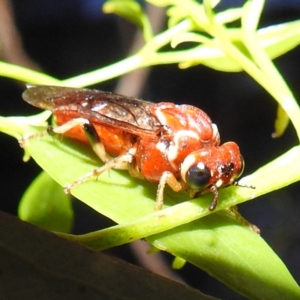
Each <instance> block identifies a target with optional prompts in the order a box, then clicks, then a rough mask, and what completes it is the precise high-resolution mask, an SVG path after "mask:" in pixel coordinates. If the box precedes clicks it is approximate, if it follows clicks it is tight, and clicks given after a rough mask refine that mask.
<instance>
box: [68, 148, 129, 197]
mask: <svg viewBox="0 0 300 300" xmlns="http://www.w3.org/2000/svg"><path fill="white" fill-rule="evenodd" d="M133 159H134V157H133V155H132V154H131V153H130V152H127V153H125V154H123V155H121V156H118V157H114V158H112V159H111V160H110V161H108V162H107V163H106V164H105V165H103V166H101V167H100V168H97V169H94V170H93V171H91V172H88V173H87V174H85V175H84V176H82V177H80V178H78V179H77V180H75V181H74V182H72V183H70V184H68V185H66V186H65V188H64V191H65V193H66V194H68V193H70V191H71V189H73V188H75V187H76V186H78V185H80V184H82V183H83V182H85V181H87V180H88V179H89V178H91V177H98V176H99V175H101V174H102V173H103V172H105V171H107V170H110V169H123V170H124V169H125V167H127V166H128V164H130V163H132V161H133ZM127 168H128V167H127Z"/></svg>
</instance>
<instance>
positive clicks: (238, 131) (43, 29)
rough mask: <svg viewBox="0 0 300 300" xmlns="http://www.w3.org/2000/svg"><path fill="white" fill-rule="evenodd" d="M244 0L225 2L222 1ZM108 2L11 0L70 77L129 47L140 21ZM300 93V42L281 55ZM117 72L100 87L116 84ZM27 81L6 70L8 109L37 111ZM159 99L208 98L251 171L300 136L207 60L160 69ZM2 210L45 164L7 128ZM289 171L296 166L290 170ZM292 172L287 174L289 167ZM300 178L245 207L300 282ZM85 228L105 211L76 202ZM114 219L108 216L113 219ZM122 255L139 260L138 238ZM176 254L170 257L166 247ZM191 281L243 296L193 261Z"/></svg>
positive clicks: (12, 209) (204, 103)
mask: <svg viewBox="0 0 300 300" xmlns="http://www.w3.org/2000/svg"><path fill="white" fill-rule="evenodd" d="M241 2H242V1H229V0H224V1H222V7H221V6H220V9H221V8H224V7H225V6H227V5H233V6H234V5H237V4H238V5H240V3H241ZM101 3H102V1H96V0H95V1H92V0H90V1H84V0H82V1H79V0H77V1H75V0H73V1H58V0H48V1H46V0H43V1H37V0H30V1H29V0H22V1H17V0H14V1H12V4H13V11H14V14H15V20H16V25H17V28H18V30H19V32H20V34H21V36H22V40H23V44H24V47H25V50H26V51H27V53H28V54H29V55H30V57H31V58H32V59H33V60H34V61H35V62H36V63H37V64H38V65H39V67H40V68H41V69H42V70H43V71H45V72H46V73H48V74H50V75H53V76H54V77H57V78H62V79H63V78H68V77H71V76H75V75H78V74H81V73H84V72H87V71H91V70H94V69H97V68H100V67H101V66H105V65H108V64H110V63H113V62H116V61H118V60H120V59H122V58H124V57H126V56H127V53H128V47H127V46H128V45H129V44H130V40H131V37H132V33H133V32H134V31H133V27H131V26H130V25H128V24H126V25H124V24H125V23H123V21H120V19H119V18H118V17H115V16H106V15H103V14H102V12H101V10H100V7H101ZM299 16H300V3H299V2H298V1H280V0H278V1H276V0H268V1H267V5H266V8H265V11H264V14H263V18H262V21H261V26H265V25H268V24H275V23H280V22H284V21H289V20H295V19H298V18H299ZM276 65H277V66H278V68H279V70H280V72H281V73H282V74H283V76H284V77H285V79H286V81H287V83H288V84H289V86H290V87H291V89H292V91H293V92H294V94H295V97H296V98H299V93H300V90H299V83H298V82H299V66H300V48H298V49H295V50H293V51H291V52H290V53H288V54H286V55H285V56H284V57H280V58H278V59H276ZM117 81H118V79H115V80H111V81H108V82H104V83H102V84H99V85H97V86H94V87H96V88H99V89H101V90H108V91H113V90H114V88H115V86H116V84H117ZM23 90H24V87H23V85H20V84H19V83H16V82H13V81H12V80H9V79H6V78H0V95H1V102H0V111H1V115H5V116H10V115H29V114H32V113H36V112H37V110H36V109H35V108H33V107H30V106H28V105H27V104H26V103H25V102H23V101H22V98H21V93H22V91H23ZM132 96H139V97H142V98H143V99H147V100H149V101H153V102H161V101H172V102H175V103H177V104H180V103H186V104H193V105H195V106H198V107H200V108H201V109H203V110H204V111H205V112H207V113H208V115H209V116H210V117H211V118H212V120H213V122H214V123H216V124H217V125H218V128H219V131H220V135H221V138H222V141H229V140H233V141H235V142H237V144H238V145H239V146H240V148H241V152H242V153H243V156H244V159H245V161H246V169H245V173H244V174H245V175H247V174H250V173H251V172H253V171H255V170H256V169H257V168H258V167H260V166H262V165H263V164H265V163H267V162H269V161H270V160H272V159H274V158H276V157H277V156H279V155H280V154H283V153H284V152H285V151H287V150H288V149H290V148H291V147H292V146H293V145H296V144H297V138H296V134H295V132H294V130H293V128H292V126H291V125H289V127H288V129H287V131H286V132H285V134H284V135H283V136H282V137H280V138H278V139H272V138H271V134H272V132H273V124H274V120H275V116H276V109H277V105H276V103H275V101H274V100H273V99H272V98H271V96H270V95H268V94H267V93H266V92H265V91H264V90H263V89H262V88H261V87H260V86H258V85H257V83H256V82H254V81H253V80H252V79H251V78H250V77H249V76H248V75H247V74H244V73H221V72H216V71H213V70H210V69H208V68H206V67H203V66H197V67H193V68H190V69H187V70H183V71H180V70H179V69H178V68H177V66H175V65H166V66H157V67H153V68H152V69H151V72H150V74H149V78H148V80H147V82H146V85H145V87H144V89H143V93H142V94H141V95H132ZM0 147H1V156H0V166H1V184H0V194H1V201H0V209H1V210H4V211H7V212H9V213H11V214H16V213H17V205H18V201H19V199H20V197H21V196H22V194H23V192H24V190H25V189H26V187H27V186H28V185H29V184H30V182H31V181H32V179H33V178H34V177H35V176H36V175H37V174H38V173H39V172H40V169H39V167H38V166H37V165H36V164H35V163H34V162H33V161H30V162H29V163H26V164H25V163H22V155H23V150H22V149H20V148H19V146H18V144H17V142H16V140H15V139H12V138H10V137H8V136H6V135H1V139H0ZM286 172H289V170H286ZM281 176H285V174H281ZM299 192H300V186H299V184H298V183H296V184H293V185H292V186H289V187H287V188H285V189H282V190H279V191H277V192H273V193H270V194H268V195H265V196H263V197H260V198H259V199H256V200H255V201H250V202H248V203H245V204H243V205H240V206H239V210H240V212H241V213H242V215H243V216H245V217H246V219H248V220H249V221H251V222H252V223H253V224H256V225H257V226H258V227H259V228H260V229H261V234H262V237H263V238H264V239H265V240H266V241H267V242H268V243H269V245H271V247H272V248H273V249H274V251H275V252H276V253H277V254H278V255H279V256H280V257H281V258H282V260H283V261H284V262H285V264H286V265H287V267H288V269H289V270H290V272H291V273H292V275H293V276H294V277H295V279H296V280H297V281H298V282H300V264H299V254H298V253H299V251H300V234H299V232H300V221H299V213H300V209H299V200H300V199H299ZM74 207H75V210H76V224H75V229H74V230H75V231H76V232H88V231H90V230H96V229H98V228H99V227H102V226H103V220H102V219H100V218H99V215H98V214H96V213H94V212H93V211H91V210H90V209H88V208H87V207H84V206H83V204H81V203H79V201H77V202H74ZM106 222H107V221H106ZM113 254H114V255H118V256H122V257H125V259H127V260H128V261H130V262H136V259H135V257H134V255H133V254H132V253H131V251H130V248H129V247H121V248H119V249H117V250H115V251H114V253H113ZM166 259H167V260H168V261H171V258H170V257H168V256H166ZM178 274H179V275H180V276H182V277H183V278H184V279H185V280H186V282H187V283H188V284H190V285H192V286H194V287H196V288H199V289H200V290H201V291H203V292H205V293H208V294H212V295H218V296H221V297H222V298H223V299H244V298H243V297H241V296H239V295H236V294H235V293H234V292H232V291H231V290H229V289H228V288H227V287H225V286H223V285H222V284H221V283H219V282H217V281H216V280H214V279H213V278H211V277H210V276H208V275H206V273H204V272H202V271H201V270H198V269H196V268H195V267H193V266H191V265H187V266H185V267H184V268H183V269H182V270H180V271H179V272H178Z"/></svg>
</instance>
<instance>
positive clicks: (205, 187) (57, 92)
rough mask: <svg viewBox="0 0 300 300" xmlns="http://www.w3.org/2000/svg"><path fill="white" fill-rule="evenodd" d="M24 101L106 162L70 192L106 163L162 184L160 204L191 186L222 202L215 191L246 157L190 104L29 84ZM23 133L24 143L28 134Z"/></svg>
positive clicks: (54, 130) (231, 179)
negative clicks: (47, 112) (166, 191)
mask: <svg viewBox="0 0 300 300" xmlns="http://www.w3.org/2000/svg"><path fill="white" fill-rule="evenodd" d="M23 98H24V100H25V101H27V102H28V103H30V104H31V105H34V106H36V107H39V108H42V109H47V110H51V111H52V112H53V115H54V117H55V119H56V123H57V125H58V126H57V127H49V128H48V129H47V132H48V133H50V134H62V135H65V136H67V137H70V138H72V139H76V140H78V141H80V142H83V143H88V144H90V145H91V146H92V148H93V150H94V151H95V153H96V154H97V155H98V156H99V158H100V159H101V160H102V161H103V162H104V165H103V166H101V167H99V168H97V169H95V170H93V171H91V172H89V173H88V174H86V175H84V176H83V177H81V178H79V179H77V180H76V181H74V182H73V183H71V184H69V185H67V186H66V187H65V192H66V193H69V192H70V190H71V189H73V188H75V187H76V186H78V185H80V184H82V183H83V182H85V181H86V180H87V179H89V178H90V177H93V176H99V175H100V174H101V173H103V172H104V171H107V170H109V169H121V170H128V171H129V173H130V174H131V175H132V176H133V177H136V178H140V179H145V180H148V181H150V182H153V183H158V189H157V195H156V203H155V210H160V209H161V208H162V205H163V197H164V189H165V186H166V185H169V186H170V187H171V188H172V189H173V190H174V191H181V190H186V191H188V192H189V193H190V196H191V197H194V196H195V195H197V194H199V193H202V192H207V191H210V192H211V193H212V194H213V200H212V202H211V204H210V206H209V210H211V211H212V210H214V209H215V208H216V206H217V203H218V199H219V193H218V189H219V188H221V187H224V186H227V185H238V183H237V178H239V176H240V175H241V174H242V172H243V169H244V161H243V158H242V156H241V154H240V150H239V147H238V146H237V144H236V143H234V142H227V143H224V144H222V145H220V136H219V132H218V129H217V126H216V125H215V124H213V123H212V121H211V120H210V118H209V117H208V115H207V114H206V113H204V112H203V111H202V110H200V109H199V108H197V107H194V106H191V105H175V104H174V103H170V102H161V103H157V104H155V103H151V102H147V101H143V100H139V99H136V98H131V97H126V96H122V95H118V94H113V93H110V92H102V91H98V90H89V89H78V88H68V87H56V86H28V89H27V90H26V91H25V92H24V93H23ZM32 137H35V135H33V136H29V137H24V138H23V140H22V141H21V145H24V144H25V143H26V142H27V141H28V140H29V139H30V138H32Z"/></svg>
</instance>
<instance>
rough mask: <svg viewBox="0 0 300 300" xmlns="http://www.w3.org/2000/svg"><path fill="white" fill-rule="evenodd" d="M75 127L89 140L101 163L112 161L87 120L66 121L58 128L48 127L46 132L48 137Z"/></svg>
mask: <svg viewBox="0 0 300 300" xmlns="http://www.w3.org/2000/svg"><path fill="white" fill-rule="evenodd" d="M76 126H80V127H81V128H82V129H83V131H84V133H85V135H86V137H87V139H88V140H89V142H90V144H91V146H92V149H93V150H94V152H95V153H96V154H97V156H99V158H100V159H101V160H102V161H103V162H108V161H110V160H111V159H112V158H111V157H110V156H109V155H108V154H107V153H106V151H105V148H104V146H103V144H102V142H101V138H100V137H99V135H98V133H97V131H96V129H95V127H94V125H93V124H92V123H91V122H90V120H88V119H85V118H75V119H72V120H70V121H68V122H67V123H64V124H62V125H60V126H57V127H48V129H47V132H48V133H49V134H50V135H53V134H55V133H56V134H64V133H66V132H67V131H68V130H70V129H72V128H74V127H76Z"/></svg>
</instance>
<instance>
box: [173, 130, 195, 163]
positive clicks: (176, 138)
mask: <svg viewBox="0 0 300 300" xmlns="http://www.w3.org/2000/svg"><path fill="white" fill-rule="evenodd" d="M185 137H189V138H194V139H196V140H199V136H198V135H197V133H195V132H193V131H191V130H179V131H178V132H176V133H175V135H174V139H173V142H174V143H172V144H170V146H169V148H168V152H167V155H168V160H169V162H170V163H172V161H174V160H175V159H176V158H177V156H178V151H179V142H180V139H181V138H185Z"/></svg>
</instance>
